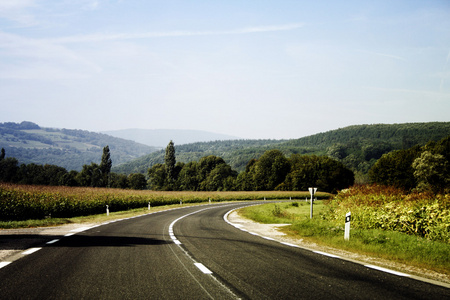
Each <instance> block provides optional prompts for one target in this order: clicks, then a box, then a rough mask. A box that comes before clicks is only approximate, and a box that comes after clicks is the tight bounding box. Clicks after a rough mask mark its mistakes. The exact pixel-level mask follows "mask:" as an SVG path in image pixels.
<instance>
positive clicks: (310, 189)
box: [309, 187, 317, 219]
mask: <svg viewBox="0 0 450 300" xmlns="http://www.w3.org/2000/svg"><path fill="white" fill-rule="evenodd" d="M316 192H317V188H312V187H310V188H309V193H310V194H311V211H310V214H309V218H310V219H312V217H313V202H314V198H313V197H314V194H315V193H316Z"/></svg>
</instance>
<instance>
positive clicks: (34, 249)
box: [22, 248, 42, 255]
mask: <svg viewBox="0 0 450 300" xmlns="http://www.w3.org/2000/svg"><path fill="white" fill-rule="evenodd" d="M41 249H42V248H30V249H28V250H27V251H24V252H22V254H24V255H28V254H31V253H34V252H36V251H39V250H41Z"/></svg>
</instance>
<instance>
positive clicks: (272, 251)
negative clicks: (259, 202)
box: [0, 203, 450, 299]
mask: <svg viewBox="0 0 450 300" xmlns="http://www.w3.org/2000/svg"><path fill="white" fill-rule="evenodd" d="M244 205H245V204H243V203H235V204H226V205H225V204H222V205H220V204H219V205H206V206H197V207H189V208H182V209H176V210H170V211H165V212H159V213H154V214H150V215H147V216H142V217H138V218H133V219H128V220H122V221H118V222H114V223H109V224H106V225H102V226H99V227H95V228H91V229H89V230H86V231H83V232H80V233H77V234H74V235H71V236H66V237H55V236H54V237H48V240H47V241H46V242H50V243H49V244H47V243H43V244H42V245H41V246H40V247H36V249H38V250H36V251H35V252H34V253H31V254H28V255H23V256H24V257H23V258H21V259H18V260H15V261H14V262H12V263H10V264H8V265H6V266H4V267H2V268H0V299H237V298H241V299H449V298H450V289H448V288H446V287H442V286H437V285H432V284H429V283H426V282H422V281H418V280H415V279H412V278H408V277H403V276H397V275H393V274H390V273H386V272H382V271H378V270H374V269H371V268H367V267H365V266H363V265H360V264H356V263H352V262H349V261H345V260H341V259H338V258H333V257H329V256H325V255H320V254H316V253H314V252H311V251H308V250H304V249H301V248H297V247H291V246H287V245H283V244H280V243H279V242H276V241H272V240H268V239H264V238H262V237H259V236H255V235H252V234H250V233H247V232H243V231H241V230H239V229H237V228H235V227H233V226H231V225H230V224H228V223H226V222H225V221H224V219H223V215H224V214H225V213H226V212H228V211H230V210H231V209H234V208H236V207H239V206H244ZM56 240H58V241H56ZM30 252H32V251H30Z"/></svg>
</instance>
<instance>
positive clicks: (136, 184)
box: [0, 146, 147, 190]
mask: <svg viewBox="0 0 450 300" xmlns="http://www.w3.org/2000/svg"><path fill="white" fill-rule="evenodd" d="M111 166H112V160H111V155H110V150H109V146H106V147H104V148H103V154H102V157H101V163H100V164H96V163H91V164H89V165H84V166H83V169H82V170H81V171H80V172H78V171H75V170H72V171H70V172H68V171H67V170H66V169H65V168H63V167H59V166H56V165H50V164H45V165H38V164H35V163H30V164H21V165H20V166H19V162H18V160H17V159H16V158H14V157H6V151H5V149H4V148H2V149H1V154H0V182H10V183H19V184H33V185H52V186H85V187H112V188H122V189H125V188H130V189H137V190H141V189H145V188H146V187H147V180H146V178H145V176H144V175H143V174H135V173H132V174H129V175H125V174H116V173H113V172H111Z"/></svg>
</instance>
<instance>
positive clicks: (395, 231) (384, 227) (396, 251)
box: [241, 186, 450, 275]
mask: <svg viewBox="0 0 450 300" xmlns="http://www.w3.org/2000/svg"><path fill="white" fill-rule="evenodd" d="M348 211H350V212H351V213H352V220H351V231H350V240H349V241H345V240H344V224H345V221H344V220H345V214H346V213H347V212H348ZM241 214H242V215H243V216H245V217H248V218H250V219H253V220H255V221H258V222H263V223H289V224H292V225H291V226H287V227H284V231H285V233H287V234H289V235H291V236H294V237H296V238H302V239H304V240H305V241H310V242H314V243H317V244H319V245H323V246H331V247H335V248H338V249H344V250H348V251H352V252H355V253H359V254H364V255H370V256H374V257H379V258H383V259H388V260H390V261H395V262H399V263H404V264H407V265H410V266H414V267H418V268H426V269H428V270H432V271H435V272H438V273H441V274H446V275H450V255H449V253H450V239H449V229H450V219H449V218H450V205H449V197H448V195H439V196H432V195H429V194H410V195H404V194H402V193H401V191H399V190H396V189H392V188H386V187H378V186H361V187H355V188H352V189H350V190H346V191H343V192H341V193H339V194H338V195H337V196H336V197H335V198H334V199H333V200H331V201H318V202H317V203H315V204H314V217H313V219H310V218H309V204H307V203H305V202H288V203H280V204H266V205H262V206H255V207H248V208H245V209H243V210H241Z"/></svg>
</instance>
